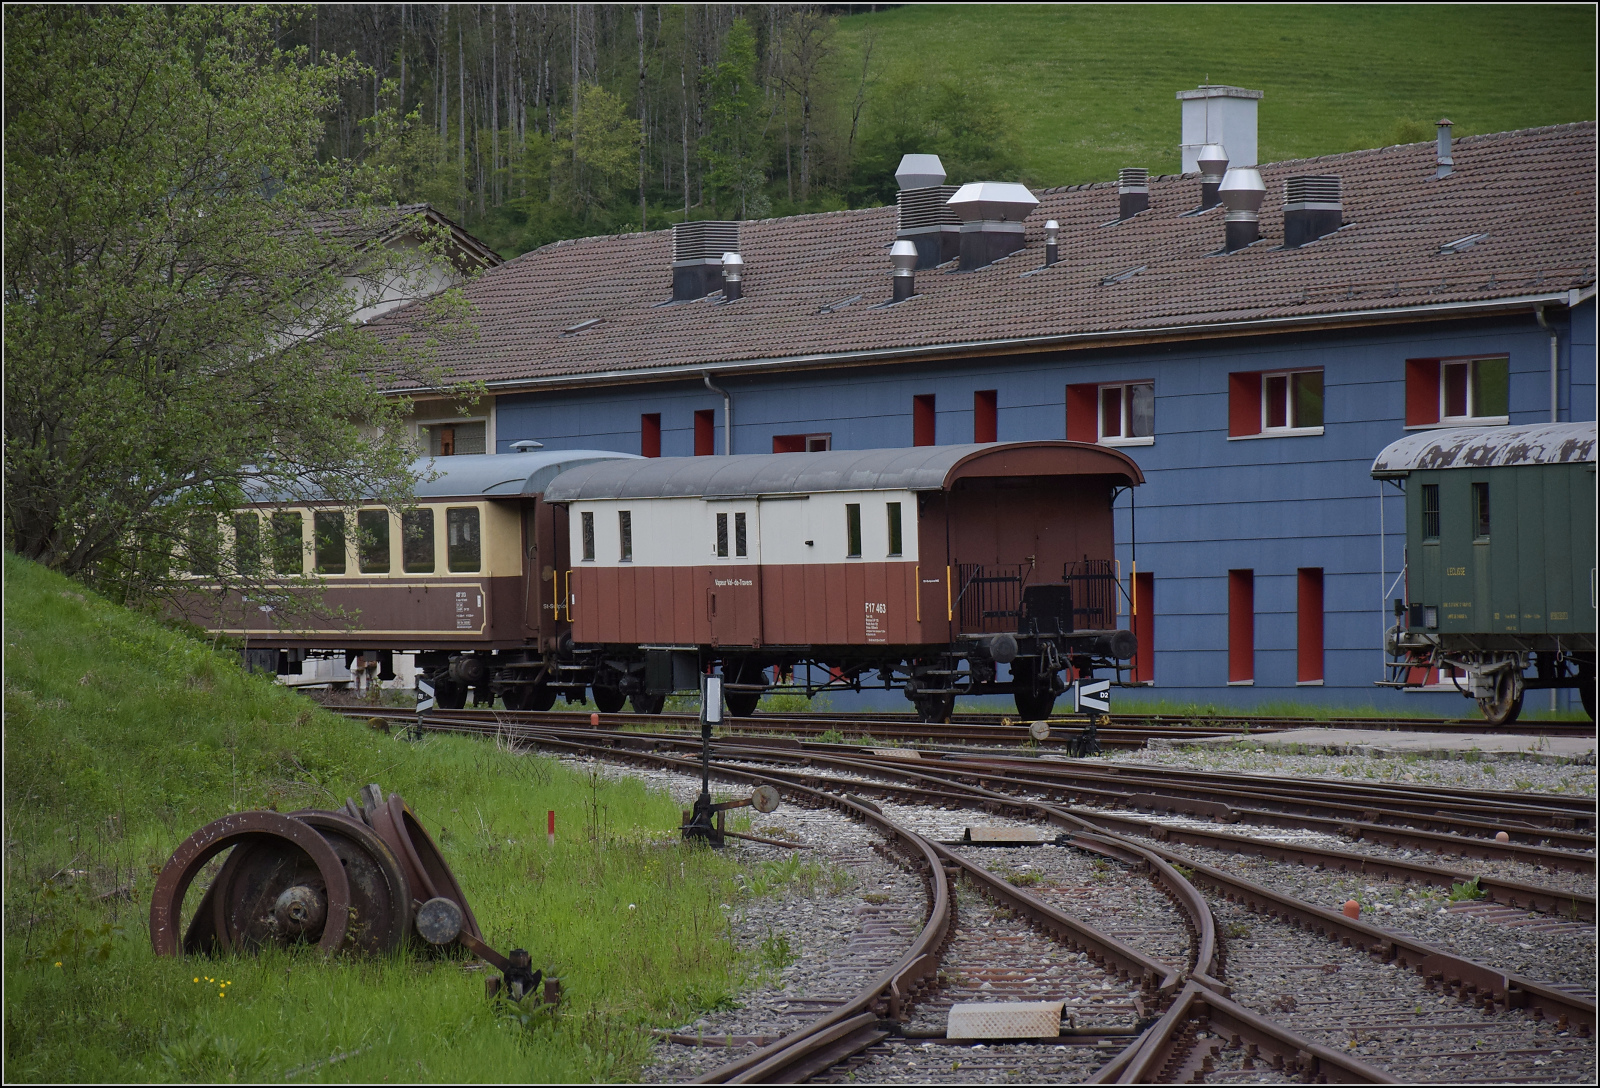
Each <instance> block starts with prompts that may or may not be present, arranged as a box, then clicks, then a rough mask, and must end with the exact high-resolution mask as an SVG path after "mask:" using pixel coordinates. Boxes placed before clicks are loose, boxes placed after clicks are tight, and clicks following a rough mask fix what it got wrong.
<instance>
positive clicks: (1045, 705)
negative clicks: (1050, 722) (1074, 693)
mask: <svg viewBox="0 0 1600 1088" xmlns="http://www.w3.org/2000/svg"><path fill="white" fill-rule="evenodd" d="M1012 697H1013V698H1014V699H1016V701H1017V716H1018V717H1020V718H1024V719H1026V720H1028V721H1041V720H1043V719H1045V718H1048V717H1049V716H1050V714H1051V712H1052V711H1054V710H1055V708H1056V693H1055V692H1053V691H1034V690H1029V691H1022V690H1020V689H1019V690H1018V691H1016V692H1014V693H1013V695H1012Z"/></svg>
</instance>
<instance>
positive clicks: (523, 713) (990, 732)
mask: <svg viewBox="0 0 1600 1088" xmlns="http://www.w3.org/2000/svg"><path fill="white" fill-rule="evenodd" d="M328 707H329V709H330V710H338V711H341V712H343V711H350V712H354V711H357V710H366V711H367V714H368V716H372V715H377V716H382V717H389V718H393V719H396V720H399V719H402V718H405V719H409V718H411V717H413V716H414V712H412V711H401V710H396V709H394V708H385V707H377V708H370V709H369V708H367V707H360V706H340V705H337V704H334V703H329V704H328ZM436 713H448V714H449V715H450V716H451V717H452V718H454V719H457V720H482V721H500V720H510V721H519V722H528V723H543V724H547V725H551V726H557V727H571V726H581V725H585V724H587V723H588V722H589V721H590V720H591V714H590V713H589V712H587V711H585V712H576V711H560V710H552V711H533V710H492V709H463V710H451V711H437V712H436ZM600 717H601V720H602V721H603V722H605V723H606V724H607V725H608V726H611V727H614V728H639V729H653V730H672V729H683V730H691V731H693V730H698V729H699V719H698V718H697V717H696V716H695V715H693V714H631V713H630V714H605V715H601V716H600ZM1110 719H1111V720H1110V724H1104V723H1102V724H1100V725H1099V726H1098V727H1097V729H1096V739H1097V741H1098V743H1099V744H1100V746H1101V747H1102V748H1108V749H1128V748H1143V747H1144V746H1145V745H1146V744H1147V743H1148V742H1149V741H1151V740H1155V739H1164V740H1201V739H1204V738H1207V737H1221V736H1240V735H1246V734H1248V735H1257V736H1259V735H1266V734H1271V733H1280V732H1285V731H1287V730H1291V729H1304V728H1318V727H1322V728H1349V729H1389V730H1399V731H1408V732H1409V731H1424V732H1455V733H1481V734H1485V735H1489V734H1503V735H1512V736H1547V737H1589V736H1593V735H1594V729H1595V726H1594V723H1593V722H1561V721H1556V722H1538V721H1518V722H1513V723H1511V724H1510V725H1505V726H1491V725H1489V724H1488V723H1487V722H1485V721H1483V720H1482V719H1476V720H1474V719H1447V718H1277V717H1273V718H1248V717H1244V716H1219V717H1216V718H1200V717H1195V718H1177V717H1170V716H1160V715H1153V716H1146V715H1139V714H1113V715H1110ZM1050 723H1051V726H1052V733H1051V738H1050V739H1048V740H1045V741H1035V740H1033V739H1032V738H1031V737H1030V736H1029V733H1028V725H1029V724H1030V723H1029V722H1027V721H1025V720H1022V719H1019V718H1014V717H1007V716H1005V715H1000V714H958V715H955V716H954V717H953V718H952V720H951V721H950V722H948V723H939V722H933V723H929V722H922V721H918V720H917V719H916V717H915V716H914V715H910V714H881V715H879V714H872V715H861V714H837V713H816V714H765V713H763V714H761V715H758V716H756V717H751V718H733V717H729V718H727V719H726V721H725V722H724V725H723V729H724V730H725V731H726V732H727V733H729V734H749V735H753V736H772V735H778V736H793V737H805V738H819V737H823V736H825V735H828V734H830V733H837V734H839V735H840V736H843V737H858V738H859V737H871V738H874V739H880V740H885V741H889V740H892V741H923V742H929V743H934V744H960V745H990V746H1000V747H1014V746H1018V745H1023V744H1029V745H1032V746H1035V747H1037V748H1038V749H1039V750H1043V751H1057V750H1060V751H1065V750H1066V749H1067V748H1068V747H1069V746H1070V744H1071V741H1072V739H1073V738H1074V737H1075V736H1076V735H1077V734H1079V733H1080V732H1081V731H1082V730H1083V729H1085V728H1086V727H1087V726H1088V725H1089V724H1090V723H1089V719H1088V718H1086V717H1073V716H1061V715H1058V716H1056V717H1053V718H1051V719H1050Z"/></svg>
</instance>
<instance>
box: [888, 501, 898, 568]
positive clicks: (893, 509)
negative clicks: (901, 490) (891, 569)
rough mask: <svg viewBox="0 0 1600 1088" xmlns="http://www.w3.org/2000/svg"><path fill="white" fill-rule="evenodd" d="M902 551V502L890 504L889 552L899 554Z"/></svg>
mask: <svg viewBox="0 0 1600 1088" xmlns="http://www.w3.org/2000/svg"><path fill="white" fill-rule="evenodd" d="M900 553H901V552H900V504H899V503H897V502H892V503H890V504H889V554H890V555H899V554H900Z"/></svg>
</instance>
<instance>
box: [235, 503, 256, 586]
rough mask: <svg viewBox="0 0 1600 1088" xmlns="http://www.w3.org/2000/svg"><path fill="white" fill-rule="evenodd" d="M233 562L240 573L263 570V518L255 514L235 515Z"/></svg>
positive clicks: (254, 572)
mask: <svg viewBox="0 0 1600 1088" xmlns="http://www.w3.org/2000/svg"><path fill="white" fill-rule="evenodd" d="M233 563H234V566H235V567H237V568H238V571H239V573H240V574H258V573H260V571H261V519H260V518H259V517H257V516H256V515H255V514H235V515H233Z"/></svg>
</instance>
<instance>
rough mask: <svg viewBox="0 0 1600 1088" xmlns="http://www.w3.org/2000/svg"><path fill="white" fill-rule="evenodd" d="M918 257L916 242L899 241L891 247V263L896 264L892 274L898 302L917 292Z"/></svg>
mask: <svg viewBox="0 0 1600 1088" xmlns="http://www.w3.org/2000/svg"><path fill="white" fill-rule="evenodd" d="M917 257H918V253H917V246H916V243H915V242H907V241H899V242H896V243H895V244H894V245H893V246H891V247H890V249H889V263H890V264H892V265H894V271H893V272H892V273H891V274H890V275H891V276H892V277H893V279H894V300H895V301H896V302H904V301H905V300H906V299H908V298H910V297H911V296H912V295H914V294H916V293H917V278H916V276H917V274H916V269H917Z"/></svg>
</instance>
